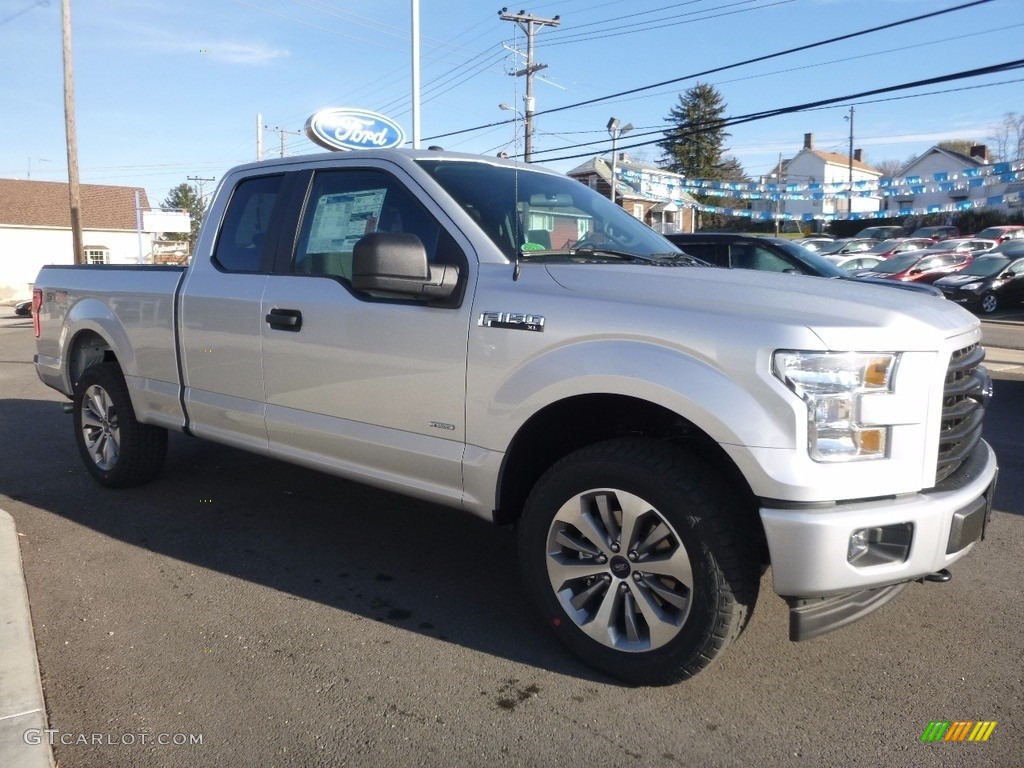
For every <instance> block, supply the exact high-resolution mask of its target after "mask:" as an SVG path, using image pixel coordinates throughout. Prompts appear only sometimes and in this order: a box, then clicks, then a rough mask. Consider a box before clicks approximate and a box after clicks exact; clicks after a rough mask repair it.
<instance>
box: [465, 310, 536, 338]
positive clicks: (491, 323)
mask: <svg viewBox="0 0 1024 768" xmlns="http://www.w3.org/2000/svg"><path fill="white" fill-rule="evenodd" d="M477 325H482V326H485V327H487V328H510V329H512V330H513V331H537V332H538V333H539V332H542V331H543V330H544V315H531V314H529V313H526V312H481V313H480V320H479V321H477Z"/></svg>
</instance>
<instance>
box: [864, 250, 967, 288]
mask: <svg viewBox="0 0 1024 768" xmlns="http://www.w3.org/2000/svg"><path fill="white" fill-rule="evenodd" d="M973 259H974V256H972V255H971V254H969V253H935V254H924V255H922V253H921V252H920V251H911V252H910V253H901V254H900V255H899V256H893V257H892V258H891V259H886V260H885V261H881V262H879V263H878V264H876V265H875V266H874V267H872V268H871V269H870V270H868V271H867V272H860V273H858V274H857V276H858V277H881V278H884V279H886V280H899V281H903V282H907V281H912V282H917V283H934V282H935V281H936V280H938V279H939V278H940V277H943V276H945V275H949V274H952V273H953V272H959V271H960V270H961V269H963V268H964V267H966V266H967V265H968V264H970V263H971V261H973Z"/></svg>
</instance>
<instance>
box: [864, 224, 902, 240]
mask: <svg viewBox="0 0 1024 768" xmlns="http://www.w3.org/2000/svg"><path fill="white" fill-rule="evenodd" d="M906 234H907V230H905V229H904V228H903V227H867V228H866V229H862V230H861V231H860V232H858V233H857V237H869V238H871V239H873V240H889V239H891V238H894V237H905V236H906Z"/></svg>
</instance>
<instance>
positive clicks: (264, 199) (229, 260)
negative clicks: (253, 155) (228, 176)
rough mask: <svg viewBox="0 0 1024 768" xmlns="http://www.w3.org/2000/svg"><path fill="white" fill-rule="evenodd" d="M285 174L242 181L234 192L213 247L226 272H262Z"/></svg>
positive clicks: (216, 260)
mask: <svg viewBox="0 0 1024 768" xmlns="http://www.w3.org/2000/svg"><path fill="white" fill-rule="evenodd" d="M283 179H284V175H283V174H275V175H273V176H257V177H253V178H249V179H244V180H243V181H241V182H240V183H239V184H238V186H237V187H235V189H234V191H233V192H232V194H231V200H230V201H229V202H228V207H227V210H226V211H225V214H224V221H223V224H222V225H221V228H220V232H219V233H218V235H217V243H216V245H215V246H214V249H213V263H214V265H215V266H217V268H218V269H220V270H221V271H223V272H260V271H262V270H263V269H264V267H265V264H266V255H267V254H268V253H269V246H268V243H267V240H268V233H269V232H271V231H273V230H272V228H271V221H272V219H273V218H274V215H275V213H276V212H277V208H278V202H279V200H280V197H281V196H280V195H279V194H278V193H279V191H280V189H281V182H282V180H283Z"/></svg>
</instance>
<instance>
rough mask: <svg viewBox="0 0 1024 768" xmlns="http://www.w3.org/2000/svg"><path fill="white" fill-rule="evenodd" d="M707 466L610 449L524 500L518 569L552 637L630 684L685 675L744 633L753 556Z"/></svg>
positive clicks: (640, 449) (562, 467)
mask: <svg viewBox="0 0 1024 768" xmlns="http://www.w3.org/2000/svg"><path fill="white" fill-rule="evenodd" d="M717 478H718V476H717V473H716V472H715V471H714V469H713V468H711V467H709V466H708V465H707V464H705V463H704V462H702V461H700V460H699V459H697V458H696V457H693V456H690V455H688V454H686V453H684V452H682V451H679V450H677V449H675V448H673V447H671V446H669V445H665V444H663V443H659V442H655V441H653V440H644V439H622V440H611V441H608V442H604V443H599V444H596V445H593V446H590V447H588V448H584V449H582V450H580V451H577V452H576V453H573V454H571V455H569V456H568V457H566V458H565V459H563V460H562V461H560V462H559V463H558V464H556V465H555V466H554V467H552V468H551V469H550V470H549V471H548V472H547V473H546V474H545V475H544V477H543V478H541V480H540V481H539V482H538V483H537V486H536V487H535V488H534V490H533V492H532V493H531V494H530V497H529V499H528V501H527V504H526V508H525V511H524V515H523V520H522V525H521V529H520V539H519V546H520V561H521V563H522V568H523V573H524V580H525V582H526V584H527V588H528V590H529V592H530V593H531V596H532V597H533V599H534V601H535V603H536V604H537V605H538V607H539V608H540V610H541V613H542V615H543V616H544V617H545V618H546V619H547V621H548V623H549V624H550V626H551V627H552V628H553V629H554V631H555V633H556V635H558V637H559V638H560V639H561V640H562V641H563V642H564V643H565V644H566V645H567V646H569V648H570V649H572V650H573V651H574V652H575V653H576V654H577V655H579V656H580V657H581V658H582V659H583V660H584V661H586V662H587V663H589V664H590V665H592V666H594V667H596V668H597V669H600V670H601V671H603V672H605V673H607V674H609V675H611V676H612V677H615V678H618V679H620V680H623V681H625V682H628V683H632V684H640V685H660V684H665V683H672V682H677V681H679V680H683V679H686V678H688V677H691V676H693V675H694V674H696V673H697V672H699V671H700V670H701V669H703V668H704V667H706V666H707V665H708V664H709V663H710V662H711V661H712V659H714V658H715V656H717V655H718V654H719V653H721V652H722V651H723V650H724V649H725V648H726V646H728V645H729V643H731V642H732V641H733V640H734V639H735V638H736V637H737V636H738V635H739V634H740V632H741V631H742V630H743V628H744V626H745V625H746V622H747V620H748V619H749V617H750V613H751V611H752V609H753V606H754V602H755V601H756V599H757V590H758V585H759V581H760V570H759V567H758V563H757V558H756V556H755V555H754V554H753V553H754V551H755V549H754V547H753V546H752V545H751V540H750V538H751V537H749V536H745V532H746V531H745V528H744V527H743V526H742V525H741V524H740V523H739V518H738V515H737V514H736V508H735V503H734V502H733V501H732V498H731V496H730V495H729V494H727V493H725V492H724V490H725V488H724V486H723V484H722V481H721V480H720V479H717Z"/></svg>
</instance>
